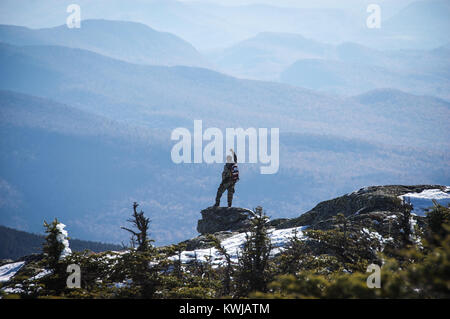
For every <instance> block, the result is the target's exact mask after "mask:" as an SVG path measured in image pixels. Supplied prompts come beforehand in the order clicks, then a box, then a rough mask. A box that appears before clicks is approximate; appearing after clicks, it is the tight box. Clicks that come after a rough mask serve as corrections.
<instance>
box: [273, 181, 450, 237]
mask: <svg viewBox="0 0 450 319" xmlns="http://www.w3.org/2000/svg"><path fill="white" fill-rule="evenodd" d="M426 189H441V190H443V191H444V190H445V186H441V185H413V186H404V185H387V186H370V187H364V188H361V189H360V190H358V191H355V192H353V193H350V194H346V195H344V196H341V197H337V198H335V199H331V200H327V201H324V202H321V203H319V204H317V206H316V207H314V208H313V209H311V210H310V211H308V212H306V213H304V214H302V215H300V216H299V217H297V218H293V219H289V220H287V221H284V222H281V223H279V224H278V225H276V228H291V227H298V226H306V225H307V226H310V227H311V228H315V229H328V228H330V227H331V226H332V224H333V217H334V216H336V215H337V214H339V213H342V214H344V216H345V217H350V218H352V217H353V216H354V217H356V216H358V215H360V216H361V217H364V216H366V217H367V216H368V217H370V215H368V214H370V213H372V212H386V211H387V212H401V211H402V205H401V200H400V199H399V198H398V196H401V195H404V194H406V193H413V192H417V193H420V192H422V191H423V190H426Z"/></svg>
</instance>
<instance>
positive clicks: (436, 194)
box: [399, 186, 450, 216]
mask: <svg viewBox="0 0 450 319" xmlns="http://www.w3.org/2000/svg"><path fill="white" fill-rule="evenodd" d="M399 197H400V198H402V199H409V200H410V201H411V204H412V205H413V211H412V213H413V214H416V215H419V216H425V212H426V211H427V209H429V208H430V207H433V206H434V205H433V202H432V201H431V200H432V199H434V200H436V201H437V202H438V203H439V204H441V205H442V206H448V205H449V204H450V187H449V186H446V189H445V192H443V191H441V190H440V189H426V190H424V191H422V192H421V193H407V194H404V195H402V196H399Z"/></svg>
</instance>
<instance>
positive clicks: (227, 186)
mask: <svg viewBox="0 0 450 319" xmlns="http://www.w3.org/2000/svg"><path fill="white" fill-rule="evenodd" d="M234 184H235V182H234V181H230V180H223V181H222V183H220V186H219V188H218V189H217V196H216V205H219V204H220V198H221V197H222V194H223V192H225V191H226V190H228V197H227V198H228V207H231V203H232V202H233V194H234Z"/></svg>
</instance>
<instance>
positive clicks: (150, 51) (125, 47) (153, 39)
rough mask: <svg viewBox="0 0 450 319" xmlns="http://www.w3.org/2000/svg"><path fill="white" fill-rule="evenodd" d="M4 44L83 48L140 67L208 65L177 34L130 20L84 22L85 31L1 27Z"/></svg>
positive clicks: (0, 31)
mask: <svg viewBox="0 0 450 319" xmlns="http://www.w3.org/2000/svg"><path fill="white" fill-rule="evenodd" d="M0 42H4V43H9V44H13V45H60V46H66V47H71V48H80V49H85V50H89V51H93V52H96V53H99V54H102V55H105V56H109V57H112V58H116V59H120V60H123V61H127V62H131V63H138V64H150V65H166V66H173V65H186V66H207V65H208V63H207V61H206V59H205V58H204V57H203V56H202V55H201V54H200V53H199V52H198V51H197V50H196V49H195V48H194V47H193V46H192V45H191V44H190V43H188V42H186V41H184V40H183V39H181V38H179V37H177V36H176V35H173V34H171V33H167V32H159V31H156V30H154V29H152V28H150V27H148V26H147V25H144V24H142V23H136V22H127V21H110V20H83V21H82V27H81V28H73V29H69V28H68V27H67V26H66V25H62V26H59V27H54V28H43V29H29V28H26V27H19V26H12V25H0Z"/></svg>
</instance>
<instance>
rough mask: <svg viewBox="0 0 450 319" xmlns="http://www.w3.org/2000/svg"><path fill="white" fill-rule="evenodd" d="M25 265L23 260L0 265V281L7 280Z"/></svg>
mask: <svg viewBox="0 0 450 319" xmlns="http://www.w3.org/2000/svg"><path fill="white" fill-rule="evenodd" d="M23 265H25V262H24V261H19V262H15V263H11V264H6V265H3V266H1V267H0V282H6V281H9V280H10V279H11V278H12V277H14V275H15V274H16V273H17V272H18V271H19V270H20V268H22V266H23Z"/></svg>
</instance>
